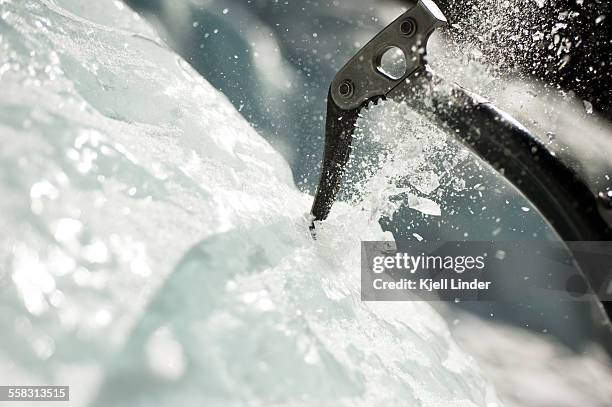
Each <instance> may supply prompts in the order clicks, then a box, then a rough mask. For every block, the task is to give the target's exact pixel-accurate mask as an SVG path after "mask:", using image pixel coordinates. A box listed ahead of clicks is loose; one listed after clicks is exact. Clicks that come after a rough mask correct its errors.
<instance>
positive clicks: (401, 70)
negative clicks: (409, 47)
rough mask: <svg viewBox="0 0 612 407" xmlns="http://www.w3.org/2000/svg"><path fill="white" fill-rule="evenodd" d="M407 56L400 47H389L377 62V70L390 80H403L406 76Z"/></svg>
mask: <svg viewBox="0 0 612 407" xmlns="http://www.w3.org/2000/svg"><path fill="white" fill-rule="evenodd" d="M407 67H408V66H407V63H406V55H404V52H403V51H402V50H401V49H399V48H398V47H389V48H387V49H386V50H385V51H384V52H383V54H382V55H381V56H380V57H379V58H378V60H377V66H376V69H377V70H378V72H380V73H381V74H383V75H384V76H386V77H387V78H389V79H393V80H397V79H401V78H402V77H403V76H404V75H405V74H406V69H407Z"/></svg>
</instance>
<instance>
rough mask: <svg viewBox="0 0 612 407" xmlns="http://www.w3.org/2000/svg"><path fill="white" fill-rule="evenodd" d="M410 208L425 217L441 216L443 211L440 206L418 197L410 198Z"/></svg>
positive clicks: (412, 196) (410, 196)
mask: <svg viewBox="0 0 612 407" xmlns="http://www.w3.org/2000/svg"><path fill="white" fill-rule="evenodd" d="M408 206H409V207H410V208H412V209H414V210H417V211H419V212H421V213H424V214H425V215H432V216H440V215H441V214H442V211H441V210H440V205H439V204H437V203H436V202H434V201H432V200H431V199H429V198H424V197H420V196H416V195H409V196H408Z"/></svg>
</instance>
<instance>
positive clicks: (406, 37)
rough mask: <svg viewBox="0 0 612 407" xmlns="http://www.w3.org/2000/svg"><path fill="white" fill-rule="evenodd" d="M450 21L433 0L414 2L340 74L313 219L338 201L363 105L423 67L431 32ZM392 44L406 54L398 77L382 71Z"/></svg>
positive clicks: (333, 88)
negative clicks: (385, 57)
mask: <svg viewBox="0 0 612 407" xmlns="http://www.w3.org/2000/svg"><path fill="white" fill-rule="evenodd" d="M445 24H446V18H445V17H444V15H443V14H442V12H441V11H440V9H439V8H438V6H436V4H435V3H433V1H431V0H414V1H413V2H412V5H411V6H410V8H409V9H408V10H407V11H406V12H405V13H404V14H402V15H401V16H400V17H398V18H397V19H396V20H395V21H393V22H392V23H391V24H389V25H388V26H387V27H386V28H385V29H384V30H382V31H381V32H380V33H378V35H376V37H374V38H373V39H372V40H371V41H370V42H368V43H367V44H366V45H365V46H364V47H363V48H361V50H360V51H359V52H358V53H357V54H356V55H355V56H354V57H353V58H351V60H350V61H349V62H348V63H347V64H346V65H345V66H344V67H343V68H342V69H341V70H340V71H339V72H338V74H337V75H336V77H335V78H334V80H333V81H332V83H331V86H330V89H329V95H328V99H327V119H326V125H325V152H324V158H323V168H322V170H321V178H320V181H319V187H318V189H317V193H316V195H315V200H314V203H313V206H312V210H311V215H312V217H313V220H324V219H325V218H326V217H327V215H328V214H329V211H330V209H331V206H332V204H333V202H334V200H335V199H336V194H337V193H338V189H339V184H340V179H341V177H342V174H343V172H344V167H345V165H346V163H347V161H348V157H349V153H350V146H351V139H352V134H353V131H354V128H355V123H356V121H357V116H358V114H359V111H360V110H361V108H362V107H363V106H366V105H367V104H368V103H369V102H370V101H372V100H376V99H379V98H382V97H386V96H387V95H388V94H389V93H390V92H392V91H393V90H394V89H395V88H397V87H400V86H401V85H402V84H406V83H408V82H409V81H410V79H411V77H413V76H417V75H418V73H419V72H421V71H423V70H424V68H425V55H426V46H427V41H428V39H429V36H430V35H431V33H432V32H433V31H434V30H435V29H436V28H439V27H442V26H444V25H445ZM393 48H398V49H399V50H401V52H402V53H403V54H404V58H405V68H406V69H405V72H404V73H403V74H401V75H399V76H397V77H393V76H391V75H389V74H388V73H387V72H385V71H384V70H383V69H382V59H383V56H384V55H385V54H386V53H387V52H388V51H389V50H391V49H393ZM311 229H314V224H313V225H312V226H311Z"/></svg>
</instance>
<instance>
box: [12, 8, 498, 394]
mask: <svg viewBox="0 0 612 407" xmlns="http://www.w3.org/2000/svg"><path fill="white" fill-rule="evenodd" d="M0 16H1V20H0V27H1V31H0V32H1V34H0V48H1V52H0V89H2V94H1V97H0V118H1V120H0V138H1V140H0V142H1V145H2V150H0V151H1V154H0V194H1V195H2V197H3V199H2V201H1V203H0V209H1V213H2V216H1V217H0V230H2V232H3V233H2V238H1V240H0V261H1V262H2V264H3V265H4V266H3V267H2V268H1V269H0V298H2V300H1V301H2V307H1V311H0V327H2V332H3V335H2V338H1V339H0V343H1V344H2V346H1V347H0V377H2V378H3V383H2V384H58V385H65V384H69V385H70V386H71V402H70V405H71V406H82V405H94V406H114V405H130V406H138V405H142V406H144V405H156V406H163V405H168V406H176V405H242V404H244V403H249V404H255V405H258V404H271V403H281V404H313V403H315V402H325V403H331V402H333V403H335V404H341V405H347V404H351V405H380V404H404V405H405V404H410V405H423V406H439V405H446V406H472V405H487V403H489V404H490V405H495V404H496V403H498V401H497V397H496V396H495V391H494V389H493V388H492V386H491V385H490V383H488V382H487V380H485V379H484V378H483V376H482V375H481V373H480V371H479V368H478V367H477V366H476V363H475V362H474V360H473V359H472V358H471V357H470V356H468V355H466V354H465V353H464V352H462V351H461V350H460V349H459V348H458V347H457V345H456V344H455V343H454V341H453V339H452V337H451V335H450V333H449V330H448V328H447V327H446V325H445V323H444V322H443V320H442V319H441V318H440V316H439V315H438V314H437V313H436V312H435V311H434V310H433V309H432V308H431V307H430V306H429V305H427V304H425V303H418V302H412V303H364V302H361V301H360V293H359V275H358V270H359V244H358V242H359V241H360V240H366V239H371V240H372V239H389V238H390V236H389V234H387V233H383V232H382V230H381V229H380V226H379V225H378V222H377V219H378V218H377V217H374V218H372V217H370V216H369V215H368V214H367V212H364V211H361V208H360V207H358V206H351V205H348V204H343V205H338V206H336V207H335V208H334V212H333V214H332V218H331V219H330V221H329V222H326V223H325V224H323V225H320V226H319V227H318V239H317V241H313V240H312V239H311V237H310V234H309V232H308V228H307V225H308V221H307V218H306V216H305V213H307V211H308V209H309V206H310V203H311V199H312V197H310V196H307V195H304V194H302V193H300V192H298V191H297V189H296V188H295V186H294V185H293V181H292V177H291V173H290V170H289V167H288V165H287V164H286V162H285V161H284V160H283V158H282V157H281V156H280V155H279V154H278V153H277V152H276V151H275V150H273V149H272V148H271V146H270V145H269V144H268V143H267V142H266V141H264V140H263V139H262V138H261V137H260V136H259V135H258V134H257V133H256V132H255V131H254V130H253V129H252V128H251V127H250V126H249V125H248V124H247V123H246V121H245V120H244V119H243V118H242V117H241V116H240V114H239V113H238V112H237V111H236V110H235V109H234V108H233V107H232V106H231V105H230V104H229V102H228V101H227V99H226V98H225V97H224V96H223V95H222V94H220V93H219V92H217V91H216V90H214V89H213V88H212V87H211V86H210V85H209V84H208V83H207V82H206V81H205V80H204V79H203V78H201V77H200V76H199V75H198V74H197V73H196V72H195V71H194V70H193V69H192V68H191V67H190V66H189V65H188V64H187V63H186V62H185V61H184V60H182V59H181V58H180V57H178V56H177V55H176V54H175V53H174V52H172V51H170V50H169V49H168V48H167V47H166V46H165V45H163V43H162V42H161V41H160V39H159V38H158V37H157V35H156V34H155V33H154V32H153V31H152V30H151V29H150V28H149V27H148V26H147V25H146V24H145V23H144V22H143V21H142V20H141V19H140V18H139V17H138V16H137V15H136V14H134V13H133V12H132V11H131V10H129V9H128V8H127V7H124V6H123V4H122V3H118V2H116V1H110V0H100V1H96V2H87V3H82V2H80V1H76V0H61V1H59V0H55V1H53V0H41V1H34V0H23V1H22V0H19V1H11V0H2V1H0ZM429 189H431V187H430V188H429ZM434 189H435V188H434ZM421 199H424V198H421ZM5 378H6V379H5ZM57 404H58V406H59V405H62V403H57Z"/></svg>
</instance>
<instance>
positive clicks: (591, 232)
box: [311, 0, 612, 315]
mask: <svg viewBox="0 0 612 407" xmlns="http://www.w3.org/2000/svg"><path fill="white" fill-rule="evenodd" d="M444 25H446V18H445V17H444V15H443V14H442V12H441V11H440V9H439V8H438V7H437V6H436V5H435V4H434V3H433V2H432V1H431V0H413V1H412V3H411V5H410V7H409V9H408V10H407V11H406V12H405V13H404V14H402V15H401V16H400V17H399V18H397V19H396V20H395V21H393V22H392V23H391V24H389V25H388V26H387V27H386V28H385V29H383V30H382V31H381V32H380V33H378V34H377V35H376V36H375V37H374V38H373V39H372V40H371V41H370V42H368V43H367V44H366V45H365V46H364V47H363V48H362V49H361V50H360V51H359V52H358V53H357V54H356V55H355V56H354V57H353V58H351V60H350V61H349V62H348V63H347V64H346V65H345V66H344V67H343V68H342V69H340V71H339V72H338V74H337V75H336V76H335V78H334V79H333V81H332V83H331V86H330V88H329V95H328V99H327V118H326V126H325V151H324V157H323V166H322V172H321V178H320V181H319V186H318V189H317V193H316V195H315V199H314V203H313V205H312V209H311V215H312V218H313V220H314V221H323V220H325V219H326V218H327V216H328V215H329V212H330V209H331V207H332V205H333V203H334V201H335V199H336V195H337V193H338V189H339V186H340V181H341V178H342V175H343V173H344V171H345V167H346V164H347V161H348V159H349V154H350V149H351V141H352V137H353V131H354V129H355V123H356V121H357V117H358V114H359V111H360V110H361V109H362V108H363V107H365V106H367V105H368V104H369V103H370V102H372V101H375V100H377V99H380V98H386V99H392V100H396V101H404V102H406V103H407V104H408V106H410V108H412V109H413V110H415V111H417V112H419V113H422V114H425V115H426V116H427V117H429V118H430V119H431V120H432V121H434V122H435V123H436V124H438V125H439V126H441V127H442V128H444V129H447V130H449V131H450V132H451V133H452V134H454V135H455V136H456V137H458V138H459V139H460V140H461V141H462V142H463V143H464V144H465V145H467V146H468V147H469V148H470V149H471V150H472V151H473V152H475V153H476V154H477V155H478V156H479V157H481V158H482V159H483V160H485V161H486V162H488V163H489V164H491V165H492V166H493V167H494V168H495V169H496V170H497V171H499V172H500V173H501V174H502V175H503V176H504V177H505V178H506V179H507V180H508V181H510V183H512V184H513V185H514V186H515V187H516V188H517V189H518V190H520V191H521V192H522V193H523V194H524V195H525V197H527V198H528V199H529V200H530V201H531V203H532V204H533V205H534V206H535V207H536V208H537V209H538V210H539V211H540V213H541V214H542V215H543V216H544V217H545V218H546V219H547V220H548V222H549V223H550V224H551V226H552V227H553V228H554V230H555V231H556V232H557V233H558V235H559V236H560V237H561V239H562V240H564V241H603V240H612V239H611V238H612V227H611V225H612V199H611V198H612V197H611V196H610V195H609V194H607V193H599V194H596V193H594V192H593V191H591V190H590V189H589V187H588V186H587V184H586V182H585V181H584V180H583V179H582V178H581V177H580V176H579V175H578V174H577V173H576V171H574V170H573V169H572V168H571V167H569V166H568V165H567V164H566V163H564V162H563V161H562V160H561V159H559V157H557V156H556V155H554V154H553V153H552V152H551V151H549V150H548V149H547V148H546V146H545V145H544V144H543V143H542V142H541V141H540V140H539V139H538V138H537V137H536V136H535V135H534V134H531V133H530V132H529V130H527V129H526V128H525V127H524V126H522V125H521V124H520V123H519V122H518V121H516V120H515V119H514V118H512V117H511V116H510V115H509V114H507V113H505V112H503V111H502V110H500V109H498V108H497V107H495V106H494V105H493V104H491V103H490V102H488V101H486V100H485V99H484V98H482V97H479V96H478V95H476V94H474V93H472V92H470V91H468V90H466V89H464V88H462V87H461V86H459V85H457V84H450V83H446V84H445V83H444V80H443V79H442V78H440V77H439V76H437V75H436V74H435V73H434V72H433V71H432V70H431V69H430V68H429V67H428V66H427V64H426V60H425V56H426V46H427V41H428V39H429V37H430V35H431V34H432V32H433V31H434V30H435V29H437V28H440V27H442V26H444ZM395 47H396V48H399V49H400V50H401V51H402V52H403V54H404V56H405V59H406V71H405V73H404V74H403V75H401V76H400V77H397V78H394V77H392V76H390V75H389V74H388V73H386V72H385V71H384V70H383V69H381V60H382V58H383V55H384V54H385V53H386V52H387V51H389V50H390V49H392V48H395ZM314 228H315V224H314V222H313V224H312V225H311V230H312V231H313V233H314ZM584 273H585V275H586V276H587V279H588V280H589V283H590V284H591V286H592V287H598V288H600V287H607V285H608V284H609V283H610V276H609V274H610V273H608V272H602V271H601V270H600V271H597V270H584ZM608 304H610V303H608ZM608 304H606V308H607V312H608V314H609V315H610V313H611V312H612V307H610V306H608Z"/></svg>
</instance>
